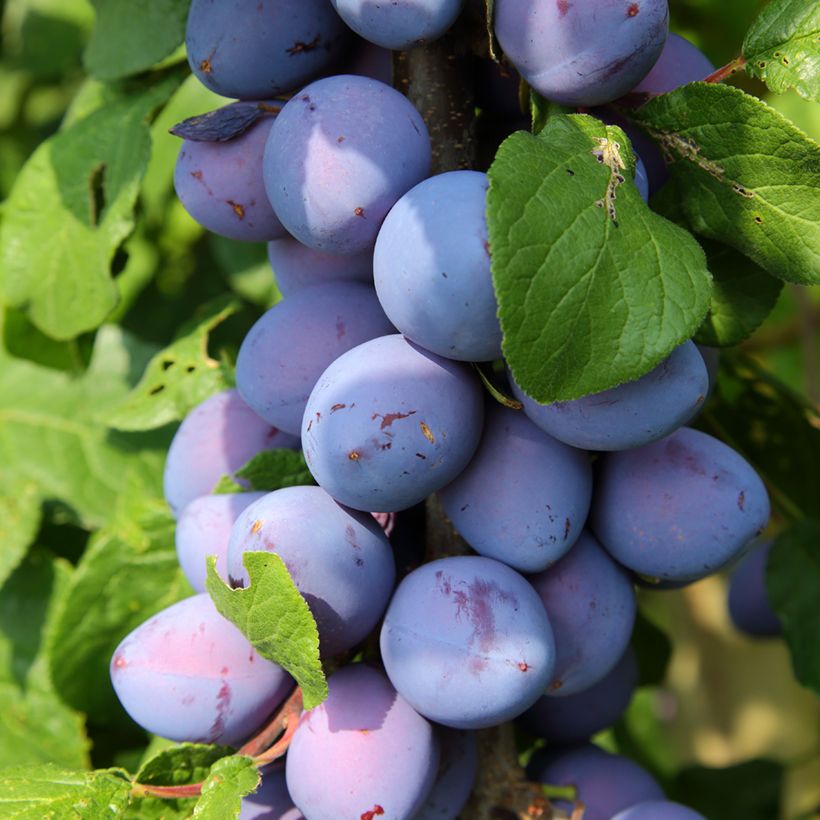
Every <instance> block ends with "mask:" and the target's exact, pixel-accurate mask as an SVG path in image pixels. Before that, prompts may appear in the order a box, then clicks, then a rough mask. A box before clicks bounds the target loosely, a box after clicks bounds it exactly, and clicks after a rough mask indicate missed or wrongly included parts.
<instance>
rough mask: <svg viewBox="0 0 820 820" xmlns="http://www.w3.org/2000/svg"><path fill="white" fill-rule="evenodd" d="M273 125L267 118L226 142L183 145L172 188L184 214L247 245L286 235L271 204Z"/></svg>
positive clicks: (187, 143)
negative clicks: (267, 179)
mask: <svg viewBox="0 0 820 820" xmlns="http://www.w3.org/2000/svg"><path fill="white" fill-rule="evenodd" d="M271 125H273V117H272V116H270V115H266V116H263V117H261V118H260V119H259V120H257V121H256V122H255V123H254V124H253V125H251V126H250V128H248V130H247V131H244V132H243V133H242V134H240V135H239V136H237V137H234V138H233V139H231V140H228V141H227V142H195V141H192V140H185V141H184V142H183V143H182V148H180V151H179V154H178V156H177V162H176V166H175V168H174V188H175V190H176V193H177V196H178V197H179V200H180V202H182V204H183V206H184V207H185V210H186V211H188V213H189V214H190V215H191V216H192V217H193V218H194V219H195V220H196V221H197V222H198V223H199V224H200V225H202V227H203V228H206V229H207V230H209V231H213V233H217V234H219V235H220V236H226V237H228V238H229V239H237V240H240V241H244V242H267V241H269V240H272V239H278V238H280V237H283V236H285V235H286V234H287V231H285V229H284V228H283V227H282V223H281V222H280V221H279V220H278V219H277V217H276V214H275V213H274V212H273V208H271V205H270V202H268V198H267V195H266V194H265V186H264V184H263V182H262V156H263V155H264V152H265V143H266V141H267V139H268V134H269V133H270V129H271Z"/></svg>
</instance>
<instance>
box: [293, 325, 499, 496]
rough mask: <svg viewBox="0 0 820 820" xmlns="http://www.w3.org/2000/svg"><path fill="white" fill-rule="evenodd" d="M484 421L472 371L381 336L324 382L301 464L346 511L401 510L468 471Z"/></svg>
mask: <svg viewBox="0 0 820 820" xmlns="http://www.w3.org/2000/svg"><path fill="white" fill-rule="evenodd" d="M483 415H484V402H483V396H482V391H481V386H480V384H479V382H478V380H477V379H476V377H475V375H474V374H473V373H472V372H471V371H470V369H469V368H468V367H467V365H464V364H461V363H459V362H453V361H450V360H449V359H444V358H441V357H440V356H436V355H435V354H434V353H429V352H428V351H426V350H423V349H422V348H420V347H418V346H416V345H414V344H413V343H412V342H410V341H408V340H407V339H405V338H404V337H403V336H398V335H393V336H383V337H382V338H380V339H373V340H372V341H370V342H365V343H364V344H361V345H359V346H358V347H354V348H353V350H349V351H348V352H347V353H345V354H343V355H342V356H340V357H339V358H338V359H336V361H335V362H333V364H332V365H330V367H328V369H327V370H325V372H324V373H323V374H322V376H321V377H320V378H319V381H318V382H317V383H316V387H315V388H314V389H313V392H312V393H311V394H310V398H309V399H308V403H307V407H306V409H305V416H304V419H303V422H302V436H303V440H302V442H303V447H304V452H305V459H306V461H307V465H308V467H309V469H310V471H311V473H312V474H313V477H314V478H315V479H316V481H317V483H318V484H319V486H321V487H324V488H325V490H327V492H328V493H330V495H332V496H333V497H334V498H335V499H337V500H338V501H339V502H341V503H342V504H346V505H347V506H349V507H353V508H355V509H357V510H369V511H376V512H396V511H398V510H403V509H407V508H408V507H412V506H413V505H414V504H418V503H419V502H420V501H423V500H424V499H425V498H426V497H427V496H428V495H430V493H433V492H435V491H436V490H439V489H441V487H443V486H444V485H445V484H448V483H449V482H450V481H452V480H453V479H454V478H455V477H456V476H457V475H458V474H459V473H460V472H461V471H462V470H463V469H464V468H465V467H466V466H467V463H468V462H469V461H470V459H471V458H472V456H473V453H475V450H476V447H477V446H478V442H479V439H480V437H481V427H482V421H483Z"/></svg>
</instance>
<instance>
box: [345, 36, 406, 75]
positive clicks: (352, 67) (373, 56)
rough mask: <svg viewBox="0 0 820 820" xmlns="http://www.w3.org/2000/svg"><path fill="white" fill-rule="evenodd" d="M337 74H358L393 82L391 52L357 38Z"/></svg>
mask: <svg viewBox="0 0 820 820" xmlns="http://www.w3.org/2000/svg"><path fill="white" fill-rule="evenodd" d="M336 73H338V74H358V75H359V76H361V77H370V78H371V79H372V80H378V81H379V82H380V83H386V84H387V85H392V84H393V53H392V52H391V51H390V49H388V48H381V47H379V46H377V45H374V44H373V43H368V42H367V40H358V41H357V42H356V43H355V45H354V46H353V48H352V50H351V53H350V55H349V57H348V59H347V61H346V62H345V64H344V71H339V72H336Z"/></svg>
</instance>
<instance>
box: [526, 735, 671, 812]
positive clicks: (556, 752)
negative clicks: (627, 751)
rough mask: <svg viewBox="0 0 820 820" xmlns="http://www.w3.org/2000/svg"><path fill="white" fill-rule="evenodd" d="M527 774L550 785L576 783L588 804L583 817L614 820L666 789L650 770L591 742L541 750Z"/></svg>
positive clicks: (569, 806)
mask: <svg viewBox="0 0 820 820" xmlns="http://www.w3.org/2000/svg"><path fill="white" fill-rule="evenodd" d="M527 776H528V777H529V778H530V780H535V781H537V782H539V783H544V784H548V785H550V786H575V788H576V797H577V799H578V800H581V801H583V803H584V806H585V810H584V820H611V818H612V816H613V815H614V814H617V812H619V811H621V810H622V809H625V808H628V807H629V806H633V805H635V804H636V803H640V802H642V801H645V800H663V799H664V793H663V790H662V789H661V787H660V786H659V785H658V783H657V782H656V780H655V779H654V778H653V777H652V775H651V774H649V772H647V771H646V770H645V769H643V768H642V767H641V766H639V765H638V764H637V763H634V762H633V761H631V760H629V759H628V758H625V757H621V756H620V755H614V754H610V753H609V752H605V751H604V750H603V749H600V748H598V747H597V746H593V745H592V744H591V743H585V744H582V745H578V746H568V747H564V748H558V749H549V748H547V749H540V750H539V751H537V752H536V753H535V754H534V755H533V757H532V760H531V761H530V764H529V766H527ZM554 802H555V804H556V805H557V806H558V807H559V808H563V809H566V810H567V811H569V810H571V809H572V804H571V803H568V802H566V801H563V800H556V801H554ZM653 820H654V818H653Z"/></svg>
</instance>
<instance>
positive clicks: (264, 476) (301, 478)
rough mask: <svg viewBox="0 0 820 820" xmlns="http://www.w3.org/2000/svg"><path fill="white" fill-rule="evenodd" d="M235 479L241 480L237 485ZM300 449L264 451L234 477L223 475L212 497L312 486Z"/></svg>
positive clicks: (313, 481)
mask: <svg viewBox="0 0 820 820" xmlns="http://www.w3.org/2000/svg"><path fill="white" fill-rule="evenodd" d="M235 478H240V479H242V480H243V482H244V484H240V483H239V482H238V481H236V480H235ZM315 483H316V481H315V480H314V478H313V475H312V474H311V472H310V470H308V466H307V462H306V461H305V455H304V453H303V452H302V451H301V450H286V449H285V448H279V449H276V450H263V451H262V452H261V453H257V454H256V455H255V456H254V457H253V458H252V459H251V460H250V461H249V462H248V463H247V464H245V465H244V466H243V467H240V468H239V469H238V470H237V471H236V473H234V475H233V476H227V475H226V476H222V478H221V479H220V480H219V483H218V484H217V485H216V487H215V488H214V494H220V493H246V492H248V490H249V489H250V490H262V491H264V492H269V493H270V492H273V491H274V490H279V489H281V488H282V487H301V486H304V485H305V484H315Z"/></svg>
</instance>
